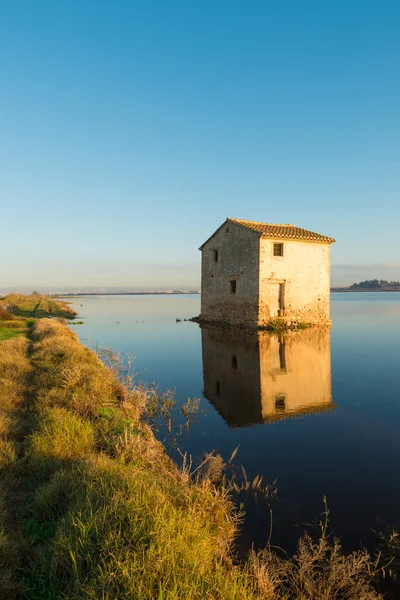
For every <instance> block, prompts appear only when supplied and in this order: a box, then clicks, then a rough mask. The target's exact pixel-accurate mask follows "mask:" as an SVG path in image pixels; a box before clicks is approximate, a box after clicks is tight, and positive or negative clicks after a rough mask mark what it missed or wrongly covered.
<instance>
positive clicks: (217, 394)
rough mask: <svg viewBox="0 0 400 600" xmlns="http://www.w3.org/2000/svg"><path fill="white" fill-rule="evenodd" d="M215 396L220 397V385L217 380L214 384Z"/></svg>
mask: <svg viewBox="0 0 400 600" xmlns="http://www.w3.org/2000/svg"><path fill="white" fill-rule="evenodd" d="M215 395H216V396H218V397H219V396H221V384H220V382H219V381H218V380H217V381H216V382H215Z"/></svg>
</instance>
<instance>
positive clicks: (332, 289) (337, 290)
mask: <svg viewBox="0 0 400 600" xmlns="http://www.w3.org/2000/svg"><path fill="white" fill-rule="evenodd" d="M331 292H349V293H353V294H358V293H359V292H364V293H365V292H371V293H373V294H377V293H378V292H381V293H385V292H400V288H399V287H396V288H378V289H371V288H370V289H368V288H359V289H352V288H338V287H337V288H331Z"/></svg>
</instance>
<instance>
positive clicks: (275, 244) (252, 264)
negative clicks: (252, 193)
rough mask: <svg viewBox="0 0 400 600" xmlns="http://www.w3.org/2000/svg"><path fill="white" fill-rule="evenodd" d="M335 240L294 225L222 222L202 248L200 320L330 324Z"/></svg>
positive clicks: (256, 324)
mask: <svg viewBox="0 0 400 600" xmlns="http://www.w3.org/2000/svg"><path fill="white" fill-rule="evenodd" d="M334 241H335V240H334V239H332V238H330V237H327V236H324V235H321V234H319V233H314V232H312V231H307V230H306V229H301V228H299V227H295V226H294V225H274V224H271V223H259V222H255V221H245V220H241V219H226V221H225V222H224V223H223V224H222V225H221V226H220V227H219V228H218V229H217V230H216V231H215V232H214V233H213V234H212V235H211V237H209V238H208V240H207V241H206V242H204V244H203V245H202V246H201V247H200V250H201V253H202V269H201V294H202V295H201V319H202V321H210V322H212V321H215V322H220V323H221V322H224V323H229V324H232V325H245V326H249V327H263V326H265V325H267V324H268V322H269V321H270V320H271V319H275V318H282V319H284V320H285V321H287V322H305V323H308V324H313V325H330V324H331V320H330V245H331V244H332V243H333V242H334Z"/></svg>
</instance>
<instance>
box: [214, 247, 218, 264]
mask: <svg viewBox="0 0 400 600" xmlns="http://www.w3.org/2000/svg"><path fill="white" fill-rule="evenodd" d="M214 262H218V250H214Z"/></svg>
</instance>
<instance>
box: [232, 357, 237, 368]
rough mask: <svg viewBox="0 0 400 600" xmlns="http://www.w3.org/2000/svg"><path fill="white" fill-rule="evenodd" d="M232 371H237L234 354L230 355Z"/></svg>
mask: <svg viewBox="0 0 400 600" xmlns="http://www.w3.org/2000/svg"><path fill="white" fill-rule="evenodd" d="M232 369H235V370H236V369H237V356H236V354H232Z"/></svg>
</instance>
